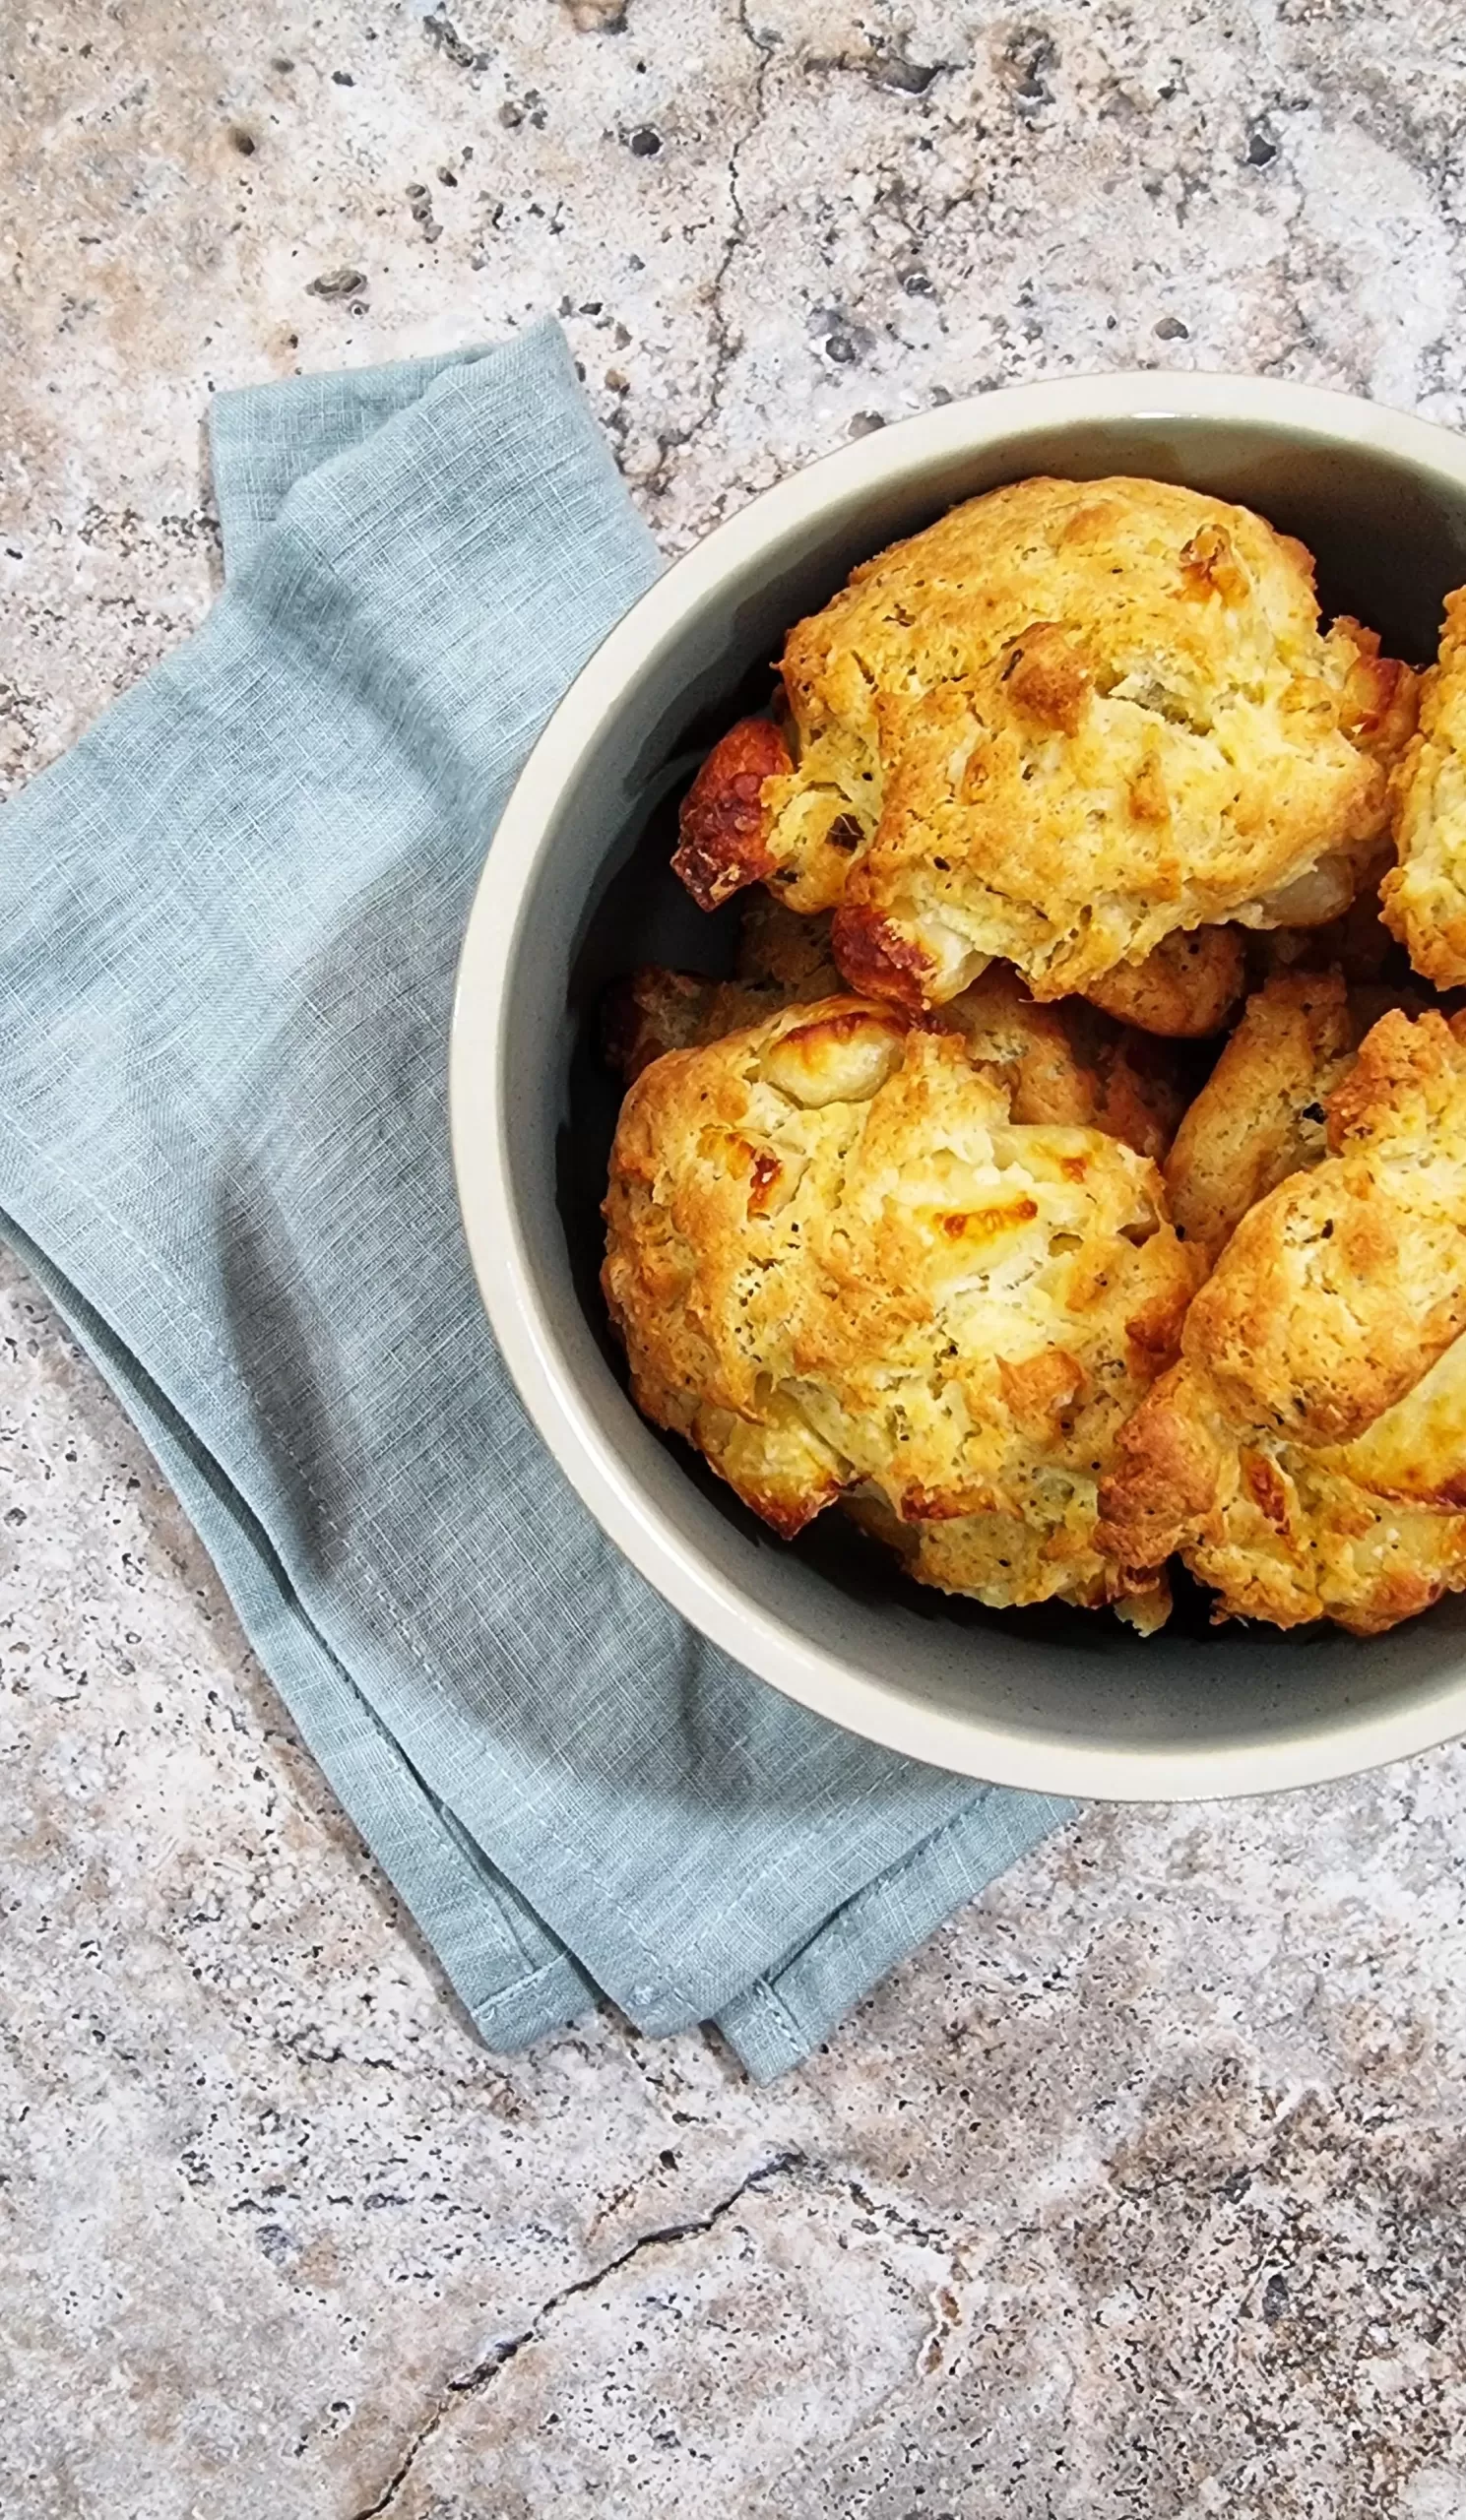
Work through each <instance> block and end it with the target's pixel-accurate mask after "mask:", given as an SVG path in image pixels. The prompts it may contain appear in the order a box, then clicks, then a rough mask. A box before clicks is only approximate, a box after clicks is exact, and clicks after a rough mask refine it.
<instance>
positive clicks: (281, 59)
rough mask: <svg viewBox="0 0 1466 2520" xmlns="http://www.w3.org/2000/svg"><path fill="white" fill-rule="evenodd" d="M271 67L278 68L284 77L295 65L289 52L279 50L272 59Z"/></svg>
mask: <svg viewBox="0 0 1466 2520" xmlns="http://www.w3.org/2000/svg"><path fill="white" fill-rule="evenodd" d="M270 67H271V69H272V70H278V71H279V72H280V74H281V77H282V78H287V77H288V75H289V73H290V72H291V71H292V70H293V69H294V67H295V65H294V63H293V61H292V60H291V59H290V56H289V54H288V53H287V52H277V53H276V54H274V56H273V57H272V59H271V63H270Z"/></svg>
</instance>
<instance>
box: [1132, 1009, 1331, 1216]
mask: <svg viewBox="0 0 1466 2520" xmlns="http://www.w3.org/2000/svg"><path fill="white" fill-rule="evenodd" d="M1355 1040H1356V1035H1355V1031H1354V1026H1353V1023H1352V1020H1351V1015H1350V1007H1349V995H1348V991H1347V990H1346V988H1345V985H1344V981H1343V978H1342V977H1341V975H1340V974H1339V973H1337V972H1296V973H1291V974H1287V975H1280V976H1279V977H1277V978H1275V979H1270V980H1269V981H1268V982H1267V983H1266V985H1265V986H1264V987H1263V988H1261V989H1259V990H1258V991H1257V992H1256V994H1255V995H1254V996H1252V997H1249V998H1248V1000H1247V1003H1246V1006H1245V1007H1244V1009H1243V1015H1242V1019H1241V1021H1240V1023H1239V1024H1238V1026H1237V1029H1236V1031H1235V1032H1234V1033H1233V1035H1232V1038H1231V1040H1229V1041H1228V1043H1227V1046H1226V1048H1225V1049H1224V1050H1223V1052H1222V1055H1221V1057H1220V1058H1219V1059H1218V1061H1217V1064H1216V1066H1215V1067H1214V1068H1213V1070H1212V1072H1211V1075H1210V1076H1209V1077H1208V1079H1207V1081H1206V1083H1205V1085H1204V1086H1203V1087H1202V1089H1201V1092H1200V1093H1199V1094H1198V1095H1197V1097H1196V1100H1195V1101H1194V1103H1192V1104H1191V1106H1190V1108H1189V1110H1188V1111H1187V1113H1186V1115H1185V1118H1184V1119H1183V1120H1182V1121H1181V1123H1180V1126H1179V1129H1178V1130H1177V1133H1176V1141H1175V1144H1174V1145H1173V1147H1172V1149H1171V1152H1170V1154H1169V1156H1168V1157H1167V1159H1166V1166H1165V1170H1166V1186H1167V1189H1168V1191H1169V1192H1170V1195H1171V1212H1172V1215H1173V1216H1174V1217H1175V1219H1176V1223H1177V1228H1178V1230H1179V1232H1181V1233H1182V1234H1183V1235H1184V1236H1185V1239H1186V1240H1187V1241H1188V1242H1193V1243H1195V1244H1196V1245H1197V1247H1198V1249H1200V1250H1202V1251H1204V1252H1205V1253H1206V1255H1207V1257H1208V1259H1209V1260H1215V1258H1216V1256H1217V1254H1218V1252H1219V1251H1220V1250H1221V1248H1222V1246H1223V1244H1224V1243H1225V1242H1226V1241H1227V1239H1228V1237H1229V1235H1230V1234H1231V1233H1232V1232H1233V1230H1234V1229H1235V1228H1236V1227H1237V1226H1238V1225H1239V1224H1240V1223H1241V1222H1242V1219H1243V1217H1244V1216H1245V1215H1246V1213H1247V1210H1248V1209H1249V1208H1251V1207H1253V1206H1255V1204H1256V1202H1257V1201H1258V1200H1259V1199H1261V1198H1265V1197H1266V1195H1267V1193H1268V1191H1269V1190H1273V1189H1276V1187H1277V1185H1278V1183H1279V1182H1280V1181H1283V1180H1286V1179H1287V1177H1288V1175H1289V1173H1290V1172H1298V1171H1301V1170H1303V1169H1304V1167H1305V1166H1308V1165H1311V1164H1318V1163H1321V1162H1322V1160H1323V1157H1324V1155H1325V1154H1326V1153H1327V1147H1326V1144H1325V1139H1324V1108H1323V1106H1324V1102H1325V1099H1326V1097H1327V1096H1328V1095H1329V1094H1330V1093H1331V1092H1332V1091H1333V1088H1334V1087H1335V1085H1337V1084H1338V1082H1339V1080H1340V1078H1341V1077H1342V1075H1343V1073H1344V1069H1345V1067H1346V1065H1347V1064H1348V1062H1349V1060H1350V1059H1351V1058H1352V1056H1353V1052H1354V1044H1355Z"/></svg>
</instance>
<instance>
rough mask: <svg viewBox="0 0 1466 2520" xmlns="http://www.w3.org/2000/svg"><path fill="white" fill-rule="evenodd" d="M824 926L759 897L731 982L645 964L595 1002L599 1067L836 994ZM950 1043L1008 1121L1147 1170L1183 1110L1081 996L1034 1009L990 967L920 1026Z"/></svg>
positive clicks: (1123, 1034)
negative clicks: (1114, 1153)
mask: <svg viewBox="0 0 1466 2520" xmlns="http://www.w3.org/2000/svg"><path fill="white" fill-rule="evenodd" d="M828 937H829V921H828V919H819V918H797V917H796V916H795V915H794V914H792V913H790V912H787V911H785V910H784V908H783V906H782V904H780V903H777V902H774V901H771V900H769V899H768V898H767V897H764V898H763V899H762V900H760V901H759V902H757V903H756V904H754V905H751V906H750V909H749V911H748V912H747V913H746V914H745V917H744V927H743V937H742V942H741V944H740V947H739V951H738V969H739V977H738V979H736V980H708V979H698V978H694V977H691V976H690V975H688V974H686V973H683V972H669V971H664V970H662V969H660V968H658V967H657V966H655V965H646V966H644V967H643V968H642V969H641V970H640V971H638V972H633V973H632V974H631V976H630V977H629V978H628V979H624V980H618V981H617V982H616V983H615V984H614V986H613V987H612V988H611V989H610V990H609V991H608V992H607V995H606V1004H605V1007H604V1010H603V1017H602V1048H603V1052H604V1055H605V1057H606V1063H607V1064H608V1065H609V1066H610V1067H612V1068H614V1069H615V1070H616V1071H617V1073H618V1074H619V1075H621V1076H622V1077H623V1078H624V1079H625V1081H626V1083H627V1084H628V1085H630V1084H631V1083H632V1082H633V1081H634V1080H635V1078H637V1077H638V1076H640V1074H641V1072H642V1070H643V1068H646V1067H649V1066H650V1065H651V1063H652V1061H653V1059H656V1058H661V1057H662V1056H663V1055H664V1054H665V1053H666V1052H667V1051H668V1050H683V1049H692V1048H697V1047H699V1046H701V1044H702V1043H704V1042H706V1041H717V1040H723V1038H724V1037H725V1035H727V1034H729V1033H733V1032H737V1031H738V1030H739V1029H740V1028H741V1027H742V1026H744V1025H747V1024H755V1023H759V1022H761V1021H762V1020H763V1018H764V1017H765V1016H768V1015H773V1014H776V1013H778V1011H779V1009H780V1008H781V1007H784V1006H790V1005H796V1004H798V1003H799V1002H801V1001H802V1000H805V999H809V998H815V997H828V996H830V995H832V994H833V993H834V992H836V991H837V990H838V989H839V988H840V977H839V974H838V973H837V972H836V971H835V969H834V966H833V964H831V963H829V962H828V961H826V960H824V959H822V948H825V947H827V945H828ZM930 1020H931V1021H932V1022H939V1023H941V1024H942V1025H945V1026H948V1027H950V1028H951V1029H952V1030H953V1031H955V1032H957V1033H959V1034H960V1035H961V1036H962V1038H963V1040H965V1041H966V1043H967V1048H968V1055H969V1056H970V1058H971V1059H972V1060H973V1061H974V1063H975V1064H976V1065H978V1066H981V1067H983V1068H984V1069H986V1070H987V1071H988V1072H989V1073H990V1074H992V1075H993V1076H994V1077H995V1078H996V1079H997V1080H998V1082H999V1083H1000V1084H1001V1085H1002V1087H1003V1090H1004V1092H1005V1093H1006V1094H1007V1095H1008V1098H1009V1103H1010V1108H1011V1111H1012V1116H1013V1118H1014V1119H1015V1120H1025V1121H1050V1120H1053V1121H1058V1122H1059V1123H1061V1124H1062V1125H1064V1126H1067V1127H1073V1128H1094V1129H1103V1130H1104V1132H1105V1134H1106V1136H1107V1137H1115V1138H1122V1139H1123V1140H1124V1142H1125V1144H1126V1145H1127V1146H1132V1147H1133V1148H1134V1149H1135V1152H1136V1153H1137V1155H1147V1156H1150V1157H1152V1158H1153V1159H1154V1160H1155V1161H1157V1162H1159V1161H1160V1159H1161V1157H1162V1156H1163V1155H1164V1154H1165V1153H1166V1150H1167V1148H1168V1147H1169V1145H1170V1144H1171V1140H1172V1138H1173V1136H1174V1134H1175V1131H1176V1128H1177V1124H1178V1122H1179V1119H1180V1116H1181V1113H1182V1111H1183V1110H1184V1109H1185V1104H1186V1087H1185V1083H1184V1081H1183V1079H1182V1077H1181V1076H1180V1074H1179V1072H1178V1070H1177V1068H1176V1065H1175V1063H1174V1060H1173V1059H1172V1058H1171V1056H1170V1055H1169V1054H1168V1053H1167V1051H1166V1050H1165V1048H1164V1045H1163V1044H1162V1043H1160V1042H1159V1041H1156V1040H1150V1039H1149V1038H1147V1037H1146V1036H1144V1035H1141V1034H1138V1033H1133V1032H1128V1031H1126V1030H1125V1028H1124V1027H1123V1026H1122V1025H1119V1024H1116V1023H1115V1022H1114V1021H1112V1019H1111V1018H1110V1017H1108V1016H1106V1015H1103V1014H1102V1013H1101V1012H1100V1011H1099V1010H1098V1008H1094V1007H1090V1006H1088V1005H1087V1004H1086V1003H1085V1002H1084V1000H1083V999H1082V998H1066V999H1065V1000H1064V1001H1063V1002H1062V1004H1060V1005H1058V1006H1040V1005H1038V1004H1036V1002H1035V1000H1034V998H1033V996H1032V995H1031V993H1030V991H1029V990H1028V989H1027V988H1025V986H1024V984H1023V982H1022V980H1021V979H1020V978H1019V977H1018V975H1017V973H1016V972H1013V971H1010V970H1009V969H1008V966H1007V965H1006V964H1005V963H994V964H992V965H991V966H990V967H989V969H988V971H987V972H985V973H984V975H983V977H982V978H981V979H980V980H977V981H975V982H974V984H973V986H972V987H971V988H970V989H966V990H964V992H963V994H962V996H961V997H957V998H953V1000H952V1001H951V1003H950V1005H948V1006H945V1007H943V1008H942V1009H941V1010H940V1013H939V1015H937V1016H934V1017H932V1018H931V1019H930Z"/></svg>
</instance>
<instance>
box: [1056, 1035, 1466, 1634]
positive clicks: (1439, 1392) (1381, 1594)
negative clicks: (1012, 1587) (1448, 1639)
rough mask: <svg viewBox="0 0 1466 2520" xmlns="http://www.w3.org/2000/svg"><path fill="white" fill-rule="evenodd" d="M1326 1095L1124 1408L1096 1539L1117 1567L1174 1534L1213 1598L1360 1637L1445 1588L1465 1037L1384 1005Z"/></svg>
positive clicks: (1169, 1541) (1450, 1539)
mask: <svg viewBox="0 0 1466 2520" xmlns="http://www.w3.org/2000/svg"><path fill="white" fill-rule="evenodd" d="M1463 1030H1466V1027H1463ZM1327 1113H1328V1120H1327V1138H1328V1147H1329V1150H1330V1152H1329V1154H1328V1155H1327V1157H1326V1158H1325V1159H1324V1160H1323V1161H1322V1162H1321V1163H1319V1164H1318V1165H1317V1166H1316V1168H1315V1169H1314V1170H1312V1171H1310V1172H1303V1173H1296V1174H1294V1175H1292V1176H1291V1177H1290V1178H1289V1179H1287V1180H1285V1181H1284V1182H1282V1183H1281V1184H1280V1186H1279V1187H1278V1188H1276V1189H1275V1190H1273V1191H1271V1192H1270V1193H1269V1194H1268V1195H1267V1196H1266V1197H1265V1198H1263V1199H1262V1200H1261V1201H1260V1202H1259V1204H1258V1205H1257V1206H1255V1207H1254V1208H1252V1209H1251V1210H1250V1211H1249V1213H1248V1214H1247V1215H1246V1216H1245V1217H1243V1220H1242V1223H1241V1224H1240V1225H1239V1226H1238V1228H1237V1230H1236V1231H1235V1233H1234V1234H1233V1236H1232V1238H1231V1240H1230V1242H1229V1243H1228V1244H1227V1246H1226V1248H1225V1250H1224V1251H1223V1253H1222V1256H1221V1258H1220V1260H1219V1261H1218V1263H1217V1266H1216V1268H1215V1270H1214V1271H1213V1274H1212V1276H1211V1277H1210V1278H1209V1280H1208V1281H1207V1283H1206V1285H1205V1286H1204V1287H1203V1288H1202V1290H1201V1292H1200V1293H1199V1294H1198V1295H1197V1296H1196V1298H1195V1301H1194V1302H1193V1303H1192V1305H1191V1307H1190V1310H1189V1313H1188V1315H1187V1318H1186V1323H1185V1329H1184V1332H1183V1336H1182V1346H1181V1362H1180V1363H1179V1366H1178V1367H1177V1368H1176V1370H1175V1371H1174V1373H1172V1374H1171V1375H1169V1376H1168V1377H1167V1379H1166V1380H1165V1382H1164V1383H1162V1384H1159V1385H1158V1386H1157V1387H1156V1389H1155V1390H1154V1391H1153V1392H1152V1393H1151V1394H1150V1395H1149V1396H1148V1398H1147V1399H1146V1401H1145V1402H1144V1403H1143V1404H1142V1406H1141V1408H1140V1409H1139V1410H1138V1411H1137V1412H1136V1414H1135V1416H1134V1418H1133V1419H1132V1420H1131V1422H1130V1424H1129V1425H1128V1426H1127V1427H1126V1428H1125V1430H1124V1432H1123V1435H1122V1437H1121V1438H1120V1440H1119V1443H1118V1447H1117V1461H1118V1466H1117V1468H1116V1470H1115V1473H1114V1475H1113V1476H1112V1477H1111V1479H1110V1480H1109V1481H1107V1484H1106V1487H1105V1491H1104V1496H1103V1500H1102V1501H1103V1515H1102V1522H1101V1526H1100V1532H1099V1545H1100V1546H1101V1547H1102V1549H1103V1550H1105V1551H1106V1552H1107V1553H1109V1554H1110V1555H1113V1556H1114V1557H1115V1558H1116V1559H1118V1561H1119V1562H1120V1563H1121V1564H1123V1565H1125V1566H1126V1567H1127V1568H1128V1569H1129V1571H1130V1574H1131V1576H1132V1578H1133V1579H1135V1580H1137V1581H1138V1579H1139V1577H1140V1576H1141V1575H1142V1574H1143V1573H1144V1571H1145V1570H1146V1568H1148V1567H1149V1568H1151V1569H1152V1570H1153V1569H1155V1568H1156V1567H1158V1566H1159V1565H1160V1564H1162V1563H1163V1562H1164V1560H1165V1558H1166V1557H1167V1556H1169V1555H1170V1554H1172V1553H1173V1552H1174V1551H1177V1550H1179V1552H1180V1554H1181V1555H1182V1556H1183V1557H1184V1559H1185V1562H1186V1564H1187V1565H1188V1566H1189V1567H1190V1568H1191V1569H1192V1571H1193V1572H1194V1573H1195V1574H1197V1575H1198V1576H1199V1577H1200V1578H1201V1579H1202V1580H1203V1581H1204V1582H1206V1583H1209V1584H1212V1585H1214V1586H1215V1587H1216V1589H1217V1591H1218V1595H1219V1603H1218V1615H1220V1616H1228V1615H1238V1616H1251V1617H1259V1618H1266V1619H1270V1620H1272V1621H1274V1623H1276V1624H1278V1625H1281V1626H1291V1625H1295V1624H1297V1623H1298V1622H1300V1621H1303V1620H1307V1619H1313V1618H1319V1617H1329V1618H1333V1619H1335V1620H1336V1621H1338V1622H1339V1623H1340V1624H1341V1625H1343V1626H1346V1627H1351V1628H1354V1629H1355V1630H1357V1631H1358V1632H1359V1633H1361V1634H1374V1633H1377V1632H1378V1631H1379V1630H1380V1629H1381V1628H1384V1627H1388V1626H1392V1625H1393V1624H1395V1622H1396V1621H1397V1620H1398V1619H1400V1618H1402V1617H1407V1616H1410V1615H1413V1613H1414V1612H1415V1611H1417V1610H1419V1609H1421V1608H1423V1607H1425V1606H1426V1605H1427V1604H1428V1603H1429V1602H1430V1601H1432V1600H1434V1599H1435V1598H1437V1597H1438V1595H1439V1594H1440V1593H1441V1592H1442V1591H1445V1590H1460V1589H1462V1588H1463V1587H1466V1514H1463V1513H1462V1512H1460V1511H1459V1510H1458V1508H1459V1506H1460V1503H1461V1500H1462V1494H1463V1481H1462V1478H1461V1473H1462V1468H1463V1463H1466V1454H1463V1446H1466V1339H1463V1335H1462V1334H1463V1332H1466V1046H1463V1044H1462V1043H1461V1042H1460V1041H1458V1040H1456V1039H1455V1037H1454V1036H1453V1034H1452V1032H1451V1030H1450V1028H1449V1027H1448V1026H1447V1025H1446V1024H1445V1023H1444V1022H1443V1021H1442V1019H1441V1018H1440V1017H1439V1016H1438V1015H1434V1014H1427V1015H1423V1016H1421V1017H1420V1018H1419V1019H1417V1020H1416V1021H1413V1022H1412V1021H1411V1019H1410V1018H1409V1017H1408V1016H1406V1015H1404V1014H1403V1013H1400V1012H1398V1011H1396V1012H1392V1013H1390V1014H1387V1015H1385V1016H1384V1017H1383V1018H1382V1019H1381V1021H1380V1022H1379V1023H1378V1024H1376V1025H1375V1026H1374V1028H1373V1030H1372V1031H1371V1032H1370V1034H1369V1035H1368V1036H1367V1038H1366V1040H1364V1042H1363V1043H1362V1044H1361V1047H1360V1050H1359V1053H1358V1056H1357V1058H1356V1059H1355V1061H1354V1063H1353V1065H1352V1067H1351V1068H1350V1069H1349V1070H1348V1072H1347V1074H1346V1075H1345V1077H1344V1079H1343V1082H1342V1083H1341V1084H1339V1085H1338V1086H1337V1087H1336V1088H1335V1090H1334V1092H1333V1094H1332V1095H1331V1096H1330V1098H1329V1100H1328V1104H1327Z"/></svg>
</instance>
